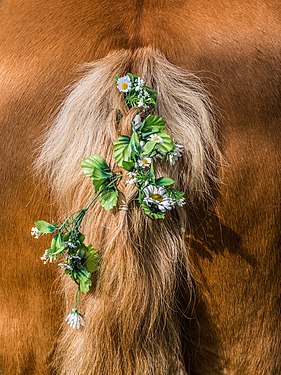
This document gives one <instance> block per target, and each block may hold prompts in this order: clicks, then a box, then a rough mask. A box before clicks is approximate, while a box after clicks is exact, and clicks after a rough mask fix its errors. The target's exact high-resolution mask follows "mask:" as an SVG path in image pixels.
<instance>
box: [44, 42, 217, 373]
mask: <svg viewBox="0 0 281 375" xmlns="http://www.w3.org/2000/svg"><path fill="white" fill-rule="evenodd" d="M128 71H131V72H132V73H133V74H135V75H138V76H140V77H141V78H143V79H144V80H145V82H146V85H147V86H150V87H153V89H154V90H156V91H157V92H158V100H157V107H156V111H157V113H159V114H160V115H161V116H162V117H163V118H164V119H165V121H166V127H167V130H168V132H169V133H170V134H171V135H172V137H173V138H174V139H175V141H176V142H179V143H180V144H181V145H183V147H184V153H183V157H182V159H181V161H180V162H178V163H176V165H175V166H173V168H171V167H170V168H169V167H165V168H166V170H164V169H165V168H164V167H162V166H161V167H159V171H161V173H163V172H164V173H166V175H168V176H169V177H171V178H173V179H174V180H175V186H176V187H177V188H178V189H181V190H184V191H185V193H186V201H187V204H186V206H185V207H184V208H180V209H179V210H177V209H175V210H173V212H171V213H170V214H169V217H167V218H166V219H165V220H155V221H152V220H151V219H149V218H147V217H145V216H144V214H143V212H142V211H141V209H140V208H139V206H138V204H137V203H136V202H135V201H134V200H133V197H134V194H135V192H134V188H133V187H132V185H129V184H125V183H123V182H121V183H120V184H119V185H118V189H119V190H120V191H121V193H122V199H123V201H124V203H126V204H128V206H129V210H128V211H122V210H121V211H109V212H107V211H105V210H104V209H103V208H102V207H101V206H100V205H99V204H95V205H94V207H93V209H92V210H91V212H89V213H88V214H87V220H86V224H85V227H84V228H83V231H84V233H85V234H86V235H87V238H88V239H89V242H92V243H93V244H94V245H95V247H97V248H98V249H99V250H100V253H101V265H100V268H99V271H98V272H97V275H96V276H95V280H94V283H93V284H94V287H93V290H92V291H91V292H90V293H88V295H86V296H85V297H84V296H83V298H82V301H81V302H82V306H81V307H82V308H81V311H82V312H83V313H84V316H85V320H86V326H85V327H84V328H83V330H81V331H77V332H75V331H73V330H71V329H70V328H69V327H68V326H66V327H65V328H64V329H63V333H62V335H61V338H60V343H59V349H58V353H57V356H58V361H57V362H58V373H60V374H65V375H66V374H67V375H74V374H75V375H80V374H81V375H82V374H87V375H89V374H92V375H113V374H114V375H121V374H122V375H124V374H125V375H129V374H134V375H148V374H149V375H150V374H151V375H164V374H165V375H168V374H177V375H178V374H186V373H187V372H186V369H185V364H184V358H183V354H182V342H181V331H180V319H181V311H180V309H181V308H180V306H179V290H180V289H181V288H185V289H186V290H188V293H189V295H191V293H192V291H191V279H190V267H189V262H188V248H187V246H186V243H185V240H184V237H185V232H186V230H187V229H188V222H189V221H188V217H189V212H190V210H191V209H194V208H192V207H194V205H196V202H198V201H200V200H204V199H205V198H206V197H208V196H209V195H210V190H211V186H212V184H213V183H214V182H215V183H216V177H215V176H216V169H217V166H218V164H219V162H220V151H219V147H218V141H217V134H216V126H215V123H214V121H213V119H212V111H211V107H210V104H209V101H208V96H207V95H206V92H205V91H204V89H203V87H202V85H201V83H200V81H199V80H198V79H197V78H196V77H195V76H194V75H192V74H190V73H187V72H186V71H184V70H183V69H180V68H178V67H176V66H175V65H173V64H171V63H170V62H168V61H167V59H166V58H165V57H164V56H163V55H162V54H161V53H160V52H159V51H157V50H155V49H153V48H149V47H148V48H140V49H138V50H135V51H129V50H120V51H115V52H112V53H110V54H109V55H108V56H106V57H104V58H102V59H101V60H98V61H95V62H93V63H91V64H88V66H86V72H85V75H84V77H83V78H82V79H80V80H79V81H78V82H77V83H76V84H75V85H74V86H73V87H72V90H71V92H70V94H69V95H68V97H67V98H66V100H65V102H64V103H63V104H62V106H61V108H60V112H59V114H58V116H57V119H56V121H55V123H54V124H53V126H52V127H51V129H50V130H49V131H48V134H47V137H46V140H45V142H44V144H43V146H42V149H41V154H40V156H39V158H38V161H37V167H38V170H40V171H42V170H45V171H46V172H47V176H48V179H49V183H50V187H51V188H52V191H53V193H54V194H55V196H56V198H57V202H59V205H60V209H61V211H62V212H64V213H65V212H71V211H72V210H78V209H79V208H81V207H83V206H84V205H85V203H86V202H87V201H89V200H90V199H91V197H92V194H93V188H92V186H91V182H90V180H89V179H88V178H86V177H85V176H83V174H82V172H81V168H80V165H81V161H82V160H83V159H85V157H87V156H89V155H93V154H100V155H101V156H102V157H103V158H104V159H105V160H106V162H107V163H108V165H109V166H110V167H111V168H112V169H113V170H114V168H116V165H115V164H114V159H113V154H112V142H113V141H114V140H116V139H117V137H118V135H119V134H128V133H129V130H130V127H131V120H132V118H133V117H134V116H135V114H136V112H137V110H136V109H131V110H128V109H126V108H125V107H124V105H123V104H122V100H121V99H122V98H121V97H122V95H121V94H120V93H119V92H118V90H117V89H116V83H115V82H114V76H115V75H118V76H122V75H125V74H126V73H127V72H128ZM120 111H121V113H122V114H123V118H122V120H121V122H120V123H119V124H118V128H117V125H116V115H117V113H118V112H120ZM62 285H63V288H64V291H65V296H66V305H67V304H69V303H71V302H72V300H73V294H74V289H72V286H71V285H69V284H67V283H66V282H65V280H64V281H63V284H62ZM69 301H70V302H69ZM186 304H188V301H186ZM69 307H70V305H69V306H68V307H67V309H69ZM67 311H68V310H67Z"/></svg>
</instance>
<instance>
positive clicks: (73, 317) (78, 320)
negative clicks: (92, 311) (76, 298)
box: [65, 309, 85, 329]
mask: <svg viewBox="0 0 281 375" xmlns="http://www.w3.org/2000/svg"><path fill="white" fill-rule="evenodd" d="M65 321H66V323H67V324H68V325H69V326H70V327H71V328H73V329H75V328H76V329H79V328H81V327H82V326H84V325H85V322H84V319H83V318H82V316H81V315H80V314H79V312H78V311H77V310H76V309H73V310H72V311H71V313H69V314H68V315H67V317H66V319H65Z"/></svg>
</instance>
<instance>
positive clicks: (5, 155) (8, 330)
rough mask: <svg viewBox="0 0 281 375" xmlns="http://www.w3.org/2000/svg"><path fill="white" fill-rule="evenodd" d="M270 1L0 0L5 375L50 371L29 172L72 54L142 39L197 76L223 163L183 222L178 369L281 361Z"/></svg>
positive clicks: (275, 78)
mask: <svg viewBox="0 0 281 375" xmlns="http://www.w3.org/2000/svg"><path fill="white" fill-rule="evenodd" d="M280 12H281V6H280V4H279V1H270V0H263V1H262V0H261V1H256V2H255V3H254V4H253V2H250V1H243V2H242V1H238V0H235V1H232V2H228V1H226V0H223V1H221V2H220V3H218V2H215V1H205V0H198V1H165V0H163V1H153V0H150V1H149V0H147V1H146V0H143V1H136V2H131V1H119V2H116V1H115V2H113V1H106V0H103V1H90V0H85V1H84V0H83V1H66V0H56V1H52V0H50V1H49V2H44V1H42V0H38V1H36V2H34V1H27V0H26V1H24V0H17V1H15V0H3V1H2V2H0V19H1V27H0V50H1V64H0V77H1V81H0V82H1V96H0V124H1V148H0V157H1V198H0V199H1V228H2V231H1V232H2V241H1V273H0V277H1V294H0V298H1V309H0V326H1V330H0V337H1V340H0V342H1V360H0V361H1V362H0V368H1V370H2V372H3V373H4V374H9V375H10V374H48V373H49V372H50V371H52V369H51V367H52V365H51V363H52V359H53V353H54V350H55V348H56V340H57V339H58V337H59V335H60V331H59V328H60V325H61V321H62V319H63V314H62V310H63V308H64V306H63V305H64V299H63V298H62V297H61V296H60V294H59V293H58V290H59V284H58V283H57V282H54V273H55V268H50V267H48V268H47V267H46V266H44V265H42V264H41V262H40V255H41V252H42V251H41V250H40V249H41V248H42V246H43V245H42V241H41V240H40V244H39V242H38V243H37V242H35V241H34V240H33V239H32V238H31V237H30V235H29V234H30V227H31V226H32V223H33V220H34V219H36V218H39V217H44V218H46V219H47V218H50V217H52V216H56V206H55V205H52V203H51V202H52V201H51V200H50V198H49V192H48V189H47V187H46V185H45V184H44V183H43V182H42V181H41V180H40V179H39V178H37V177H34V174H33V169H32V165H33V163H34V161H35V159H36V157H37V155H38V152H39V151H38V148H39V147H40V145H41V142H42V139H43V133H44V131H45V129H46V127H49V126H50V124H51V123H52V120H53V115H51V114H52V113H54V112H55V111H56V110H57V109H58V108H59V105H60V104H61V103H62V101H63V99H64V98H65V97H66V95H67V93H66V92H65V91H64V88H65V87H66V86H67V85H69V84H70V83H72V82H73V81H74V80H77V79H79V77H80V74H79V73H77V68H78V66H79V65H80V64H82V63H85V62H91V61H94V60H96V59H98V58H103V57H104V56H106V55H107V53H109V52H110V51H113V50H120V49H122V48H125V49H128V50H135V49H136V48H138V47H146V46H154V47H157V49H159V50H160V51H161V52H162V53H163V54H164V55H165V56H166V58H167V59H168V60H169V61H170V62H171V63H173V64H175V65H178V66H181V67H183V68H184V69H186V70H188V71H192V72H196V73H197V75H198V76H199V77H200V78H201V79H202V80H203V82H204V84H205V88H207V90H208V92H209V93H210V95H211V97H212V100H213V103H214V106H215V112H216V115H217V121H218V124H219V127H220V137H221V139H220V140H221V148H222V152H223V155H224V157H225V160H226V163H225V164H224V165H223V167H222V168H221V169H220V171H219V174H220V179H221V181H222V183H221V185H220V188H219V190H218V191H217V192H216V194H215V195H216V197H215V202H214V204H213V207H210V208H209V209H208V212H206V211H204V212H203V213H202V214H200V215H199V214H198V215H197V216H196V217H194V218H193V220H192V223H191V224H190V227H191V229H190V231H188V233H187V243H188V244H190V245H191V248H190V253H189V258H190V261H191V264H192V274H193V279H194V288H195V293H194V294H195V296H196V298H195V302H194V308H193V309H192V311H189V310H188V309H187V310H186V311H185V315H186V318H184V316H183V317H182V331H181V337H182V343H183V352H184V359H185V366H186V369H187V371H188V373H190V374H200V375H205V374H206V375H208V374H250V375H251V374H255V375H256V374H272V375H274V374H278V373H280V372H281V368H280V361H278V348H279V345H278V344H279V341H278V337H280V336H279V332H278V311H279V305H278V302H279V301H278V298H279V292H280V276H279V275H280V273H279V272H278V266H279V264H280V263H279V251H280V249H279V248H280V198H281V197H280V195H281V194H280V185H281V175H280V172H279V171H280V161H281V153H280V141H281V130H280V126H279V125H280V110H281V104H280V70H281V69H280V45H281V42H280V32H281V26H280ZM62 136H63V134H62ZM186 305H187V303H186ZM190 318H191V319H190ZM279 331H280V329H279ZM85 350H87V348H86V349H85ZM88 373H89V372H88ZM126 375H127V374H126ZM155 375H157V373H155Z"/></svg>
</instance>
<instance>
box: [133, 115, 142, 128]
mask: <svg viewBox="0 0 281 375" xmlns="http://www.w3.org/2000/svg"><path fill="white" fill-rule="evenodd" d="M141 123H142V122H141V117H140V115H136V116H135V117H134V119H133V130H134V131H136V130H137V129H138V128H139V127H140V126H141Z"/></svg>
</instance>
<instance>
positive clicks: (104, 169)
mask: <svg viewBox="0 0 281 375" xmlns="http://www.w3.org/2000/svg"><path fill="white" fill-rule="evenodd" d="M81 167H82V169H83V171H84V173H85V174H86V176H88V177H90V178H91V179H92V180H93V184H94V187H95V191H98V190H99V189H100V188H101V186H102V185H103V184H104V183H106V182H109V180H110V178H111V177H112V176H113V172H112V171H111V170H110V168H109V166H108V165H107V164H106V162H105V161H104V159H103V158H102V157H101V156H100V155H94V156H89V157H87V158H86V159H85V160H83V161H82V163H81Z"/></svg>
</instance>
